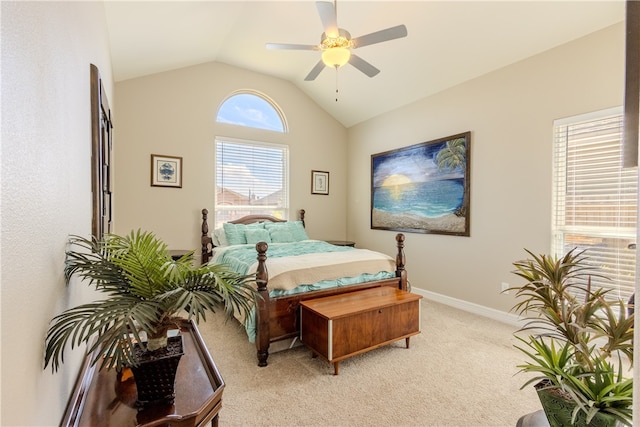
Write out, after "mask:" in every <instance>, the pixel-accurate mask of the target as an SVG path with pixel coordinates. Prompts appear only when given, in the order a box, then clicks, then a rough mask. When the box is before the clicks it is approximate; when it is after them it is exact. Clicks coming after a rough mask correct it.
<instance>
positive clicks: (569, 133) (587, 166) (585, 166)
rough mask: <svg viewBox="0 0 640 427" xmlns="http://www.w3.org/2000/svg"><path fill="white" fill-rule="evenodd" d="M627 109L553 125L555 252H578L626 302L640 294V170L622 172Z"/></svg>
mask: <svg viewBox="0 0 640 427" xmlns="http://www.w3.org/2000/svg"><path fill="white" fill-rule="evenodd" d="M622 117H623V116H622V109H621V108H616V109H610V110H605V111H601V112H598V113H593V114H588V115H582V116H577V117H572V118H569V119H563V120H557V121H556V122H554V167H553V171H554V180H553V252H554V254H555V255H556V256H561V255H563V254H565V253H566V252H568V251H569V250H571V249H573V248H578V250H583V249H586V252H585V254H584V255H586V256H587V257H588V260H589V262H590V263H591V264H592V265H593V266H594V267H596V268H597V269H599V271H600V273H602V274H604V275H605V276H607V277H609V278H610V279H611V281H608V280H605V279H599V278H595V277H594V278H592V286H598V287H606V288H611V289H612V291H611V292H610V295H611V296H612V297H615V298H622V299H624V300H627V299H628V298H629V297H630V296H631V294H633V292H634V289H635V269H636V267H635V266H636V251H635V249H634V248H633V247H630V245H632V244H635V243H636V222H637V206H638V200H637V199H638V169H637V167H634V168H623V167H622V162H623V159H622V125H623V123H622Z"/></svg>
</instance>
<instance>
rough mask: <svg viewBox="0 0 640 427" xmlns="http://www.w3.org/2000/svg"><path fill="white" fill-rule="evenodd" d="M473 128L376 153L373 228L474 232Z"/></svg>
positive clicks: (421, 231)
mask: <svg viewBox="0 0 640 427" xmlns="http://www.w3.org/2000/svg"><path fill="white" fill-rule="evenodd" d="M470 153H471V132H465V133H460V134H457V135H452V136H447V137H445V138H440V139H436V140H433V141H428V142H422V143H420V144H415V145H410V146H407V147H403V148H399V149H396V150H391V151H386V152H384V153H378V154H373V155H372V156H371V228H372V229H379V230H396V231H407V232H410V233H435V234H450V235H456V236H469V208H470V204H469V187H470V186H469V182H470V176H469V170H470V163H471V160H470V157H469V156H470Z"/></svg>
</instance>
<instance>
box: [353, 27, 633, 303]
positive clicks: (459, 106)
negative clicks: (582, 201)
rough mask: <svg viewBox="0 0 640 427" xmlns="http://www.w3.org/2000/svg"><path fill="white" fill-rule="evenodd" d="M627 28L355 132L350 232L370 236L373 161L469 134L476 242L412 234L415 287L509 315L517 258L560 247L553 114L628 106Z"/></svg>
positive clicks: (379, 239) (383, 246)
mask: <svg viewBox="0 0 640 427" xmlns="http://www.w3.org/2000/svg"><path fill="white" fill-rule="evenodd" d="M623 83H624V25H623V24H619V25H615V26H613V27H610V28H607V29H604V30H602V31H599V32H597V33H594V34H591V35H589V36H587V37H584V38H581V39H579V40H576V41H574V42H572V43H569V44H566V45H563V46H560V47H558V48H556V49H553V50H550V51H548V52H545V53H542V54H540V55H537V56H534V57H531V58H529V59H527V60H524V61H522V62H518V63H516V64H513V65H511V66H509V67H506V68H503V69H500V70H497V71H495V72H492V73H489V74H486V75H484V76H482V77H479V78H476V79H474V80H472V81H469V82H467V83H464V84H462V85H459V86H457V87H454V88H452V89H449V90H446V91H443V92H441V93H438V94H436V95H434V96H431V97H429V98H426V99H423V100H421V101H419V102H416V103H414V104H412V105H408V106H406V107H404V108H400V109H398V110H396V111H394V112H391V113H389V114H385V115H383V116H380V117H377V118H375V119H372V120H370V121H368V122H365V123H362V124H360V125H357V126H354V127H352V128H350V129H349V151H348V159H349V166H348V170H349V173H348V180H349V183H350V185H349V197H348V201H349V203H348V236H349V238H350V239H352V240H355V241H356V242H357V243H358V245H359V246H365V247H369V248H373V249H377V250H381V251H386V252H388V253H393V249H394V247H393V245H394V240H393V236H394V235H395V233H394V232H391V231H381V230H371V229H370V221H369V216H370V203H371V202H370V192H371V190H370V173H371V171H370V168H371V166H370V162H371V155H372V154H375V153H379V152H383V151H387V150H390V149H394V148H400V147H403V146H407V145H411V144H416V143H419V142H424V141H430V140H433V139H437V138H440V137H445V136H448V135H454V134H457V133H461V132H465V131H471V236H470V237H457V236H445V235H436V234H430V235H429V234H415V233H406V256H407V271H408V273H409V280H410V282H411V284H412V285H413V286H414V287H415V288H420V289H423V290H427V291H430V292H434V293H436V294H439V295H441V296H444V297H445V299H447V298H448V299H457V300H463V301H465V302H467V303H471V304H478V305H480V306H483V307H489V308H493V309H496V310H501V311H508V310H509V308H510V307H511V306H512V305H513V299H512V297H513V295H500V294H499V292H500V284H501V282H508V283H512V284H513V283H514V282H516V280H515V279H516V278H515V276H514V275H512V274H511V273H510V271H511V270H512V265H511V263H512V262H513V261H515V260H517V259H521V258H523V257H524V256H525V255H526V253H525V252H524V250H523V248H528V249H531V250H533V251H535V252H540V253H541V252H548V251H549V250H550V228H551V154H552V151H551V150H552V141H551V136H552V123H553V120H554V119H557V118H562V117H567V116H572V115H576V114H580V113H585V112H590V111H595V110H599V109H604V108H608V107H612V106H619V105H622V101H623V97H622V94H623V92H622V91H623Z"/></svg>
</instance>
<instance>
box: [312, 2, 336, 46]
mask: <svg viewBox="0 0 640 427" xmlns="http://www.w3.org/2000/svg"><path fill="white" fill-rule="evenodd" d="M316 7H317V8H318V14H319V15H320V20H321V21H322V28H324V33H325V34H326V35H327V37H332V38H335V37H338V35H339V34H338V17H337V14H336V8H335V7H334V5H333V2H331V1H317V2H316Z"/></svg>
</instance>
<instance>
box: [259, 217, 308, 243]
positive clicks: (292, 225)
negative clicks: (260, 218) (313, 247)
mask: <svg viewBox="0 0 640 427" xmlns="http://www.w3.org/2000/svg"><path fill="white" fill-rule="evenodd" d="M265 228H266V229H267V230H269V232H271V231H272V230H280V231H286V232H288V233H289V234H290V235H291V237H290V239H291V241H292V242H299V241H301V240H308V239H309V236H307V232H306V231H305V229H304V226H303V225H302V221H288V222H273V223H266V224H265ZM271 241H273V236H271Z"/></svg>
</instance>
